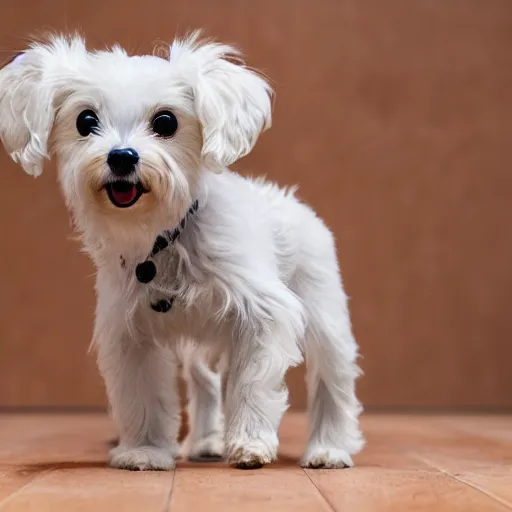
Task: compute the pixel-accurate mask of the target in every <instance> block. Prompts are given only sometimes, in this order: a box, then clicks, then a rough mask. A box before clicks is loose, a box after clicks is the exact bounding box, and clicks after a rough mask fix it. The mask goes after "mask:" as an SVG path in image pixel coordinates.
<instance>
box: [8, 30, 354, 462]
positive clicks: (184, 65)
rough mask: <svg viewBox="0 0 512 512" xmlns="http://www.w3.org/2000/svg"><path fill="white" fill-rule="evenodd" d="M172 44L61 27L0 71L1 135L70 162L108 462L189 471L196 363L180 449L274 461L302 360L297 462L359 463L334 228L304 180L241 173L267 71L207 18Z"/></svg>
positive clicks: (260, 125) (67, 170)
mask: <svg viewBox="0 0 512 512" xmlns="http://www.w3.org/2000/svg"><path fill="white" fill-rule="evenodd" d="M160 50H161V48H160ZM167 50H168V51H166V52H162V51H159V52H157V53H155V54H153V55H129V54H128V53H127V52H125V51H124V50H123V49H122V48H121V47H119V46H113V47H112V48H110V49H107V50H104V51H90V50H88V49H87V47H86V44H85V41H84V39H83V38H82V37H81V36H80V35H74V34H73V35H58V34H57V35H55V34H54V35H50V36H48V38H47V39H44V40H42V41H38V42H34V43H32V44H31V45H30V46H29V47H28V48H27V50H26V51H24V52H22V53H21V54H19V55H18V56H16V57H15V58H14V60H13V61H11V62H10V63H8V64H7V65H6V66H5V67H4V68H3V69H2V70H1V71H0V137H1V139H2V142H3V145H4V147H5V148H6V150H7V151H8V153H9V154H10V155H11V157H12V158H13V159H14V160H15V161H16V162H17V163H19V164H20V165H21V166H22V167H23V169H24V170H25V171H26V172H27V173H28V174H31V175H33V176H38V175H39V174H40V173H41V172H42V168H43V163H44V160H45V159H46V158H49V157H50V155H51V156H52V157H54V158H55V159H56V162H57V168H58V181H59V183H60V186H61V189H62V192H63V196H64V198H65V201H66V205H67V207H68V209H69V210H70V213H71V217H72V219H73V223H74V227H75V229H76V231H77V233H78V234H79V236H80V238H81V241H82V243H83V248H84V250H85V251H86V253H87V254H88V255H89V256H90V258H91V259H92V261H93V262H94V264H95V266H96V269H97V273H96V285H95V289H96V294H97V307H96V314H95V326H94V334H93V341H92V346H93V347H94V348H95V349H96V351H97V358H98V367H99V371H100V373H101V375H102V377H103V379H104V381H105V384H106V389H107V394H108V399H109V407H110V411H111V415H112V417H113V419H114V421H115V423H116V425H117V428H118V432H119V436H120V440H119V444H118V446H117V447H115V448H113V449H112V450H111V452H110V465H111V466H112V467H115V468H125V469H132V470H167V469H170V468H173V467H174V465H175V458H176V457H177V456H178V455H179V450H180V447H179V446H178V443H177V433H178V430H179V424H180V404H179V399H178V393H177V384H176V379H177V375H178V372H179V369H180V368H181V366H183V368H184V374H185V378H186V381H187V383H188V395H189V399H188V414H189V420H190V421H191V427H190V432H189V434H188V437H187V439H186V440H185V441H184V443H183V446H182V447H181V454H182V455H183V456H184V457H187V458H189V459H195V458H203V457H219V456H224V457H225V459H226V460H227V462H228V463H229V464H231V465H233V466H235V467H238V468H258V467H261V466H262V465H264V464H268V463H270V462H272V461H274V460H275V459H276V457H277V446H278V436H277V430H278V426H279V422H280V420H281V417H282V416H283V413H284V412H285V410H286V408H287V400H288V391H287V389H286V386H285V384H284V377H285V373H286V371H287V370H288V368H289V367H291V366H296V365H298V364H299V363H301V362H302V361H303V359H304V358H305V360H306V365H307V377H306V378H307V384H308V400H309V418H310V432H309V441H308V444H307V448H306V450H305V454H304V456H303V458H302V460H301V464H302V465H303V466H304V467H309V468H319V467H321V468H342V467H348V466H351V465H352V464H353V463H352V458H351V456H352V455H353V454H355V453H357V452H358V451H359V450H360V449H361V448H362V446H363V444H364V440H363V436H362V434H361V431H360V428H359V419H358V417H359V414H360V413H361V410H362V407H361V405H360V402H359V401H358V399H357V398H356V394H355V382H356V379H357V377H358V376H359V375H360V369H359V366H358V363H357V360H358V346H357V343H356V341H355V339H354V336H353V333H352V328H351V321H350V316H349V311H348V307H347V296H346V294H345V292H344V290H343V286H342V280H341V276H340V272H339V267H338V260H337V255H336V248H335V242H334V239H333V235H332V233H331V232H330V231H329V229H328V228H327V227H326V226H325V224H324V223H323V222H322V220H320V219H319V218H318V217H317V216H316V214H315V213H314V211H313V210H312V209H311V208H310V207H308V206H307V205H305V204H304V203H302V202H300V201H299V200H298V199H297V198H296V195H295V189H282V188H279V187H277V186H276V185H275V184H273V183H270V182H267V181H265V180H263V179H249V178H244V177H242V176H241V175H239V174H237V173H234V172H232V171H230V170H229V169H228V168H229V166H230V165H231V164H233V163H234V162H235V161H237V160H238V159H240V158H241V157H243V156H244V155H246V154H248V153H249V152H250V151H251V149H252V148H253V147H254V145H255V143H256V141H257V139H258V138H259V136H260V134H261V133H262V132H263V131H265V130H266V129H268V128H269V127H270V124H271V112H272V100H273V91H272V88H271V85H270V84H269V81H268V80H267V79H266V78H265V77H264V76H263V75H262V74H260V73H259V72H257V71H255V70H252V69H250V68H248V67H246V65H245V64H244V61H243V58H242V55H241V54H240V52H239V51H237V50H236V49H235V48H233V47H231V46H227V45H223V44H220V43H217V42H215V41H212V40H203V39H202V36H201V35H200V33H199V32H195V33H193V34H192V35H190V36H187V37H185V38H181V39H176V40H175V41H174V42H173V43H172V44H171V45H170V46H168V47H167ZM283 150H284V148H283ZM222 376H223V377H224V379H225V381H224V384H225V400H224V401H223V400H222V389H223V381H222Z"/></svg>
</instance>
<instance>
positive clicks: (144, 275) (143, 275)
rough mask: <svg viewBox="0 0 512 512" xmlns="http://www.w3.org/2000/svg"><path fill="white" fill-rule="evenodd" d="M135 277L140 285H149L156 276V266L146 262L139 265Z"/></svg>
mask: <svg viewBox="0 0 512 512" xmlns="http://www.w3.org/2000/svg"><path fill="white" fill-rule="evenodd" d="M135 275H136V276H137V281H139V283H144V284H146V283H149V282H150V281H153V279H154V278H155V276H156V265H155V264H154V263H153V262H152V261H144V262H142V263H139V264H138V265H137V268H136V269H135Z"/></svg>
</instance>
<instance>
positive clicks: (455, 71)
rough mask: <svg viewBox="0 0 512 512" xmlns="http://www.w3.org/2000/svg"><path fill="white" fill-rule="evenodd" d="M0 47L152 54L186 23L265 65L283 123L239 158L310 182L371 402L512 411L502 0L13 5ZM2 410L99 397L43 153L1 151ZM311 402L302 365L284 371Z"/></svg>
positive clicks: (68, 245) (87, 300)
mask: <svg viewBox="0 0 512 512" xmlns="http://www.w3.org/2000/svg"><path fill="white" fill-rule="evenodd" d="M4 4H5V5H2V15H1V18H0V50H1V52H2V53H1V54H0V58H1V59H2V60H3V56H4V54H5V59H7V58H8V57H10V56H11V55H12V50H18V49H22V48H24V47H25V41H24V38H25V37H26V36H29V35H31V34H33V33H40V32H41V31H43V30H45V29H48V28H51V29H59V30H64V29H72V28H81V29H83V31H84V32H85V34H86V35H87V36H88V38H89V41H90V43H91V45H93V46H103V45H104V44H106V43H108V44H110V43H113V42H116V41H118V42H120V43H121V44H123V45H125V46H126V47H127V48H128V49H130V50H133V51H137V52H150V51H151V48H152V45H153V43H154V42H156V40H157V39H164V40H170V39H172V38H173V36H174V34H175V33H179V34H183V32H184V31H185V30H187V29H188V28H195V27H206V29H207V34H208V35H213V36H215V37H217V38H219V39H221V40H223V41H227V42H234V43H237V44H239V45H240V46H241V47H242V48H243V49H244V51H245V53H246V54H247V57H248V62H249V63H250V64H251V65H252V66H255V67H258V68H261V69H263V70H264V71H265V72H267V73H268V75H269V76H270V77H272V78H273V80H274V83H275V87H276V89H277V102H276V109H275V121H274V128H273V129H272V130H271V131H270V132H268V133H266V134H265V135H264V136H263V138H262V139H261V141H260V143H259V144H258V146H257V148H256V150H255V151H254V153H253V154H252V155H250V157H248V158H246V159H245V160H244V161H242V162H240V163H239V164H238V165H237V166H236V167H237V168H238V169H240V170H241V171H242V172H251V173H252V172H256V173H266V174H267V175H268V176H269V177H270V178H272V179H275V180H277V181H278V182H280V183H282V184H294V183H299V184H300V186H301V188H300V196H301V197H302V198H303V199H304V200H306V201H308V202H310V203H311V204H312V205H313V206H314V207H315V208H316V209H317V211H318V212H319V214H320V215H321V216H323V217H324V218H325V220H326V222H327V223H328V224H329V226H330V227H331V228H332V229H333V230H334V232H335V234H336V237H337V241H338V247H339V254H340V261H341V264H342V269H343V273H344V278H345V283H346V287H347V290H348V293H349V294H350V296H351V297H352V301H351V308H352V315H353V323H354V328H355V332H356V335H357V338H358V340H359V342H360V344H361V351H362V354H363V356H364V359H363V360H362V366H363V368H364V370H365V372H366V376H365V377H364V378H363V379H362V380H361V381H360V387H359V390H360V391H359V393H360V396H361V398H362V400H363V401H364V402H365V403H366V405H368V406H381V407H382V406H405V407H416V408H418V407H435V408H440V407H454V408H467V407H471V408H478V407H481V408H506V407H511V406H512V372H511V371H510V368H511V364H512V343H511V341H512V340H511V335H512V323H511V321H510V317H511V315H510V305H511V304H512V300H511V299H512V273H511V272H510V268H509V267H510V262H511V261H512V230H511V229H510V226H511V225H512V208H511V206H510V195H511V186H512V173H511V171H510V166H511V164H512V144H511V142H510V138H511V134H512V4H511V3H510V2H509V1H508V0H487V1H485V2H483V1H481V0H430V1H428V2H424V1H422V0H387V1H386V2H383V1H381V0H316V1H315V2H311V1H309V0H294V1H291V0H290V1H285V0H259V1H258V2H254V1H251V0H218V1H215V2H214V1H212V0H187V1H186V2H183V1H182V2H178V1H173V0H166V1H154V0H146V1H144V2H140V1H138V0H123V1H121V0H109V1H108V2H107V1H101V2H100V1H97V0H89V1H88V2H74V1H65V0H46V1H45V0H31V1H28V2H27V1H25V2H4ZM0 164H1V176H2V181H1V190H2V200H1V201H0V219H2V221H1V226H2V230H3V233H2V236H1V238H0V240H1V244H2V247H1V250H0V254H1V255H2V265H1V266H0V283H1V291H0V301H1V302H0V405H3V406H20V405H23V406H27V405H57V406H62V405H79V406H82V405H102V404H104V392H103V387H102V385H101V383H100V380H99V378H98V376H97V373H96V369H95V363H94V358H93V357H92V356H87V354H86V350H87V346H88V344H89V341H90V338H91V331H92V318H93V308H94V296H93V291H92V288H93V268H92V266H91V265H90V264H89V262H88V260H87V259H86V258H85V257H84V256H82V255H81V254H80V253H79V252H78V244H77V243H75V242H73V241H72V240H71V238H70V235H71V231H70V227H69V222H68V217H67V213H66V211H65V208H64V206H63V201H62V199H61V197H60V195H59V191H58V189H57V185H56V178H55V171H54V169H53V168H52V167H51V166H48V169H47V170H46V173H45V174H44V175H43V176H42V177H41V178H40V179H38V180H37V181H35V180H33V179H31V178H30V177H28V176H26V175H24V174H23V172H22V170H21V169H20V168H17V167H16V166H15V165H14V164H13V163H12V162H10V160H9V159H8V157H7V156H6V155H5V153H4V152H3V151H2V152H1V156H0ZM290 383H291V387H292V388H293V389H292V394H293V403H294V405H296V406H302V405H303V404H304V387H303V383H302V371H301V370H299V371H294V372H292V374H291V376H290Z"/></svg>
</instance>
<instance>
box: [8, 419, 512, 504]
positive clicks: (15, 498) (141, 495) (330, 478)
mask: <svg viewBox="0 0 512 512" xmlns="http://www.w3.org/2000/svg"><path fill="white" fill-rule="evenodd" d="M363 426H364V430H365V432H366V436H367V439H368V445H367V448H366V449H365V450H364V452H363V453H362V454H360V455H359V456H358V457H356V463H357V467H355V468H354V469H349V470H316V471H315V470H307V471H304V470H303V469H301V468H300V467H299V465H298V463H297V460H298V458H299V457H300V455H301V451H302V449H303V447H304V440H305V432H306V418H305V417H304V415H301V414H297V413H295V414H292V413H290V414H288V415H287V416H286V417H285V419H284V420H283V424H282V428H281V459H280V462H279V463H276V464H274V465H272V466H269V467H266V468H264V469H261V470H255V471H242V470H235V469H231V468H229V467H227V466H225V465H222V464H189V463H183V462H180V463H178V466H177V468H176V470H175V471H174V472H165V473H157V472H154V473H153V472H152V473H135V472H129V471H120V470H112V469H108V468H107V467H106V463H105V461H106V455H107V442H108V440H109V439H110V438H111V437H112V436H113V434H114V430H113V427H112V425H111V423H110V422H109V420H108V419H107V418H106V417H105V416H104V415H100V414H52V415H49V414H45V415H41V414H24V415H21V414H4V415H2V416H0V512H7V511H23V512H25V511H37V512H46V511H51V512H59V511H66V512H74V511H94V512H102V511H109V512H132V511H137V512H139V511H143V512H151V511H158V512H163V511H168V510H171V511H173V512H185V511H187V512H188V511H190V512H195V511H198V512H208V511H212V512H213V511H215V512H231V511H236V512H240V511H258V512H263V511H264V512H272V511H297V512H298V511H304V512H315V511H332V510H336V511H343V512H347V511H348V512H351V511H355V512H365V511H390V512H391V511H392V512H400V511H406V510H407V511H410V510H414V511H450V512H457V511H461V512H472V511H475V512H487V511H489V512H492V511H498V510H512V416H511V415H509V416H498V415H496V416H432V415H429V416H426V415H425V416H422V415H384V414H375V415H370V414H368V415H366V416H364V418H363Z"/></svg>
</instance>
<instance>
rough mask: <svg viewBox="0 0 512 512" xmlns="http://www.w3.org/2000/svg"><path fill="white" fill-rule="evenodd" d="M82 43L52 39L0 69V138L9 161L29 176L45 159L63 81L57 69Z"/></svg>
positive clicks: (39, 169) (38, 171) (73, 40)
mask: <svg viewBox="0 0 512 512" xmlns="http://www.w3.org/2000/svg"><path fill="white" fill-rule="evenodd" d="M82 49H83V51H85V47H84V45H83V42H82V41H81V40H80V39H78V38H75V39H71V40H67V39H64V38H61V37H54V38H53V39H52V40H51V41H50V42H49V43H48V44H37V43H36V44H33V45H32V46H31V47H30V48H29V49H28V50H27V51H25V52H23V53H21V54H19V55H18V56H17V57H15V58H14V60H12V61H11V62H10V63H9V64H7V66H5V67H4V68H3V69H2V70H0V139H1V140H2V143H3V145H4V146H5V149H6V150H7V151H8V153H9V154H10V155H11V157H12V159H13V160H14V161H15V162H17V163H19V164H20V165H21V166H22V167H23V169H24V170H25V171H26V172H27V173H28V174H31V175H33V176H39V175H40V174H41V172H42V170H43V160H44V158H48V138H49V136H50V133H51V130H52V126H53V121H54V118H55V108H56V105H55V97H56V93H57V91H58V89H59V87H60V86H61V85H62V82H63V78H64V77H62V76H60V77H59V74H58V71H59V69H60V67H61V66H62V65H63V64H65V62H66V60H68V59H69V53H70V51H71V50H75V51H76V50H82Z"/></svg>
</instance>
